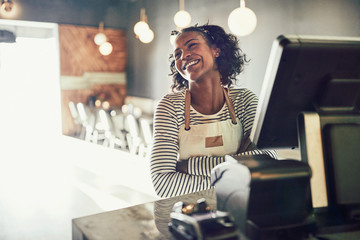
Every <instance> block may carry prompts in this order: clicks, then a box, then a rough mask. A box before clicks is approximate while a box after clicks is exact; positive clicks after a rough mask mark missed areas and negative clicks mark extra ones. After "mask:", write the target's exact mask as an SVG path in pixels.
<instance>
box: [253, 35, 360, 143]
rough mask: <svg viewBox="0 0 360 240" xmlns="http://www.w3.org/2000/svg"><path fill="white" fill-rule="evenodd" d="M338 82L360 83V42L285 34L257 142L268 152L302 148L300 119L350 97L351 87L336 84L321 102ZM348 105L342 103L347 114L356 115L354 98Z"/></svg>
mask: <svg viewBox="0 0 360 240" xmlns="http://www.w3.org/2000/svg"><path fill="white" fill-rule="evenodd" d="M338 79H347V80H351V81H352V80H354V81H359V80H360V38H350V37H348V38H346V37H342V38H340V37H320V36H296V35H281V36H279V37H278V38H277V39H276V40H275V41H274V43H273V46H272V49H271V53H270V57H269V61H268V65H267V69H266V73H265V77H264V81H263V86H262V89H261V93H260V95H259V105H258V109H257V114H256V117H255V121H254V126H253V130H252V133H251V139H252V140H253V142H254V143H255V144H256V145H257V146H258V147H259V148H262V149H266V148H268V149H277V148H278V149H291V148H298V147H299V146H298V137H297V123H296V121H297V115H298V114H299V113H300V112H307V111H309V112H313V111H317V110H326V104H330V105H333V103H332V102H331V98H332V95H334V94H338V95H342V96H350V95H349V91H351V90H352V88H351V87H350V88H349V87H348V88H347V87H343V88H339V87H337V86H336V84H332V85H331V86H330V87H332V90H329V91H328V92H330V93H329V94H330V95H329V94H328V95H329V96H330V97H328V99H327V98H326V96H324V98H323V100H322V101H323V102H321V101H319V98H318V97H319V94H320V93H321V91H322V90H323V89H324V88H325V86H326V85H327V83H328V82H330V81H334V80H335V81H336V80H338ZM331 91H332V92H331ZM331 94H332V95H331ZM353 96H354V93H352V95H351V96H350V97H353ZM329 99H330V100H329ZM343 101H344V103H341V102H340V103H337V104H339V105H340V107H342V108H343V110H344V109H345V110H346V109H347V110H350V111H354V109H351V108H354V107H356V105H357V106H359V105H360V103H359V102H357V103H355V104H354V103H353V99H345V100H343ZM320 105H323V106H324V107H323V108H321V107H319V106H320ZM347 105H351V106H347ZM319 108H320V109H319Z"/></svg>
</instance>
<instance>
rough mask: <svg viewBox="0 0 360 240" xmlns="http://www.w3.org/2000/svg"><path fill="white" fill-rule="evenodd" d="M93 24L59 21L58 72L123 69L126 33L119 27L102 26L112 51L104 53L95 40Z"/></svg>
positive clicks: (76, 74) (70, 74) (81, 72)
mask: <svg viewBox="0 0 360 240" xmlns="http://www.w3.org/2000/svg"><path fill="white" fill-rule="evenodd" d="M97 33H98V28H95V27H79V26H72V25H59V44H60V73H61V76H82V75H83V74H84V73H85V72H125V67H126V36H125V32H124V31H122V30H115V29H104V33H105V35H106V36H107V37H108V41H109V42H110V43H111V44H112V46H113V52H112V53H111V54H110V55H108V56H103V55H101V54H100V52H99V50H98V46H97V45H96V44H95V43H94V37H95V35H96V34H97Z"/></svg>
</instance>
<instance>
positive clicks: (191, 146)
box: [179, 89, 243, 160]
mask: <svg viewBox="0 0 360 240" xmlns="http://www.w3.org/2000/svg"><path fill="white" fill-rule="evenodd" d="M224 94H225V100H226V105H227V107H228V109H229V112H230V116H231V119H229V120H226V121H221V122H214V123H206V124H199V125H192V126H191V127H190V107H191V106H190V105H191V104H190V103H191V96H190V93H189V91H186V95H185V123H184V124H183V125H181V127H180V129H179V149H180V150H179V159H182V160H183V159H188V158H189V157H194V156H225V155H227V154H235V153H236V152H237V151H238V149H239V147H240V142H241V139H242V137H243V128H242V126H241V123H240V121H239V119H238V118H236V116H235V111H234V108H233V105H232V103H231V100H230V99H229V96H228V92H227V90H225V89H224ZM224 107H225V104H224V106H223V108H224ZM223 108H222V109H221V110H220V111H223V110H224V109H223ZM193 110H194V111H196V110H195V109H193Z"/></svg>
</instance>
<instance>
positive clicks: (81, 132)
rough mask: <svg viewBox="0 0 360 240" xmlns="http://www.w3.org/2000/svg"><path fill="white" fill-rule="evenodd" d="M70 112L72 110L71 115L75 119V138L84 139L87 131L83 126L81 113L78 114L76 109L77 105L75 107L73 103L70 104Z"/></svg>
mask: <svg viewBox="0 0 360 240" xmlns="http://www.w3.org/2000/svg"><path fill="white" fill-rule="evenodd" d="M69 110H70V114H71V117H72V119H73V122H74V124H75V130H74V136H75V137H77V138H81V139H84V136H85V129H84V128H83V126H82V123H81V119H80V115H79V112H78V110H77V108H76V105H75V103H74V102H73V101H70V102H69Z"/></svg>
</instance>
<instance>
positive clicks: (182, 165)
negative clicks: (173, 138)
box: [176, 160, 189, 173]
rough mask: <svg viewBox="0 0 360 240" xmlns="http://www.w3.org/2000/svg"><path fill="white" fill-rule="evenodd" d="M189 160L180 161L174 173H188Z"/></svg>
mask: <svg viewBox="0 0 360 240" xmlns="http://www.w3.org/2000/svg"><path fill="white" fill-rule="evenodd" d="M188 162H189V160H180V161H178V162H177V163H176V171H177V172H182V173H188Z"/></svg>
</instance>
